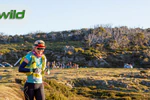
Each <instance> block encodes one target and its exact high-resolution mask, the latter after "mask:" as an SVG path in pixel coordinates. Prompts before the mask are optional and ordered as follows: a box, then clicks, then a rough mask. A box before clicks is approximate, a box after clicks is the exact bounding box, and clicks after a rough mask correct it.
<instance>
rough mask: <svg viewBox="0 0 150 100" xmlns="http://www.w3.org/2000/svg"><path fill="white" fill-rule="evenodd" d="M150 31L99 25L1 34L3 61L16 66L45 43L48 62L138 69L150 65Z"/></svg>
mask: <svg viewBox="0 0 150 100" xmlns="http://www.w3.org/2000/svg"><path fill="white" fill-rule="evenodd" d="M149 33H150V29H149V28H148V29H141V28H128V27H126V26H122V27H115V28H111V27H110V26H99V27H95V28H94V29H86V28H85V29H80V30H70V31H61V32H49V33H44V32H37V33H29V34H26V35H14V36H7V35H4V34H1V35H0V37H1V38H0V46H1V48H0V62H3V61H5V62H9V63H11V64H14V63H15V62H16V61H17V60H18V59H19V58H20V57H22V56H24V55H25V54H26V53H27V52H28V51H30V50H31V49H32V45H33V43H34V41H35V40H38V39H42V40H44V41H45V42H46V46H47V48H46V50H45V54H46V56H47V58H48V61H49V62H53V61H55V62H60V63H64V64H67V63H69V62H72V63H76V64H78V65H79V66H81V67H83V66H86V67H119V68H121V67H123V66H124V64H125V63H131V64H132V65H133V66H134V67H136V68H148V67H149V65H150V34H149Z"/></svg>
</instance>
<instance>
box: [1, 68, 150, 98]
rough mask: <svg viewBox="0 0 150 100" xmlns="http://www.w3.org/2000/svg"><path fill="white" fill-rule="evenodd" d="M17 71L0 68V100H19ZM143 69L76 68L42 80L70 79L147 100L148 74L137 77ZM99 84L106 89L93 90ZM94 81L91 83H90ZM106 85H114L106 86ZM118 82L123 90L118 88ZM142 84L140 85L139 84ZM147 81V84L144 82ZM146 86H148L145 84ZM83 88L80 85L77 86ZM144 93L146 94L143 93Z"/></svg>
mask: <svg viewBox="0 0 150 100" xmlns="http://www.w3.org/2000/svg"><path fill="white" fill-rule="evenodd" d="M17 70H18V69H17V68H0V77H1V79H0V90H1V91H0V98H1V99H0V100H7V99H8V100H23V92H22V90H21V88H22V87H23V85H21V84H17V83H16V79H20V80H25V79H26V76H25V74H23V73H18V71H17ZM141 70H143V69H124V68H79V69H53V70H51V74H50V75H47V76H45V77H44V78H46V79H55V80H57V82H58V83H63V84H67V83H69V84H71V85H72V86H73V84H74V83H73V82H74V80H77V81H78V82H84V83H88V85H86V87H90V88H91V89H96V88H97V87H98V88H99V89H104V90H113V91H120V92H126V93H130V92H131V93H135V94H136V95H139V94H140V95H144V97H149V96H148V93H149V92H150V86H149V85H150V82H149V81H150V73H149V72H147V73H146V74H140V71H141ZM99 81H103V82H106V83H108V85H107V86H103V87H101V85H99V86H96V87H94V85H95V84H101V83H98V82H99ZM94 82H95V83H94ZM110 82H114V83H112V84H110ZM118 82H121V83H122V84H123V85H124V84H125V85H127V86H126V87H124V86H121V85H120V84H119V85H118ZM142 82H143V83H142ZM144 82H147V83H144ZM148 83H149V84H148ZM80 85H84V84H80ZM145 91H147V92H145Z"/></svg>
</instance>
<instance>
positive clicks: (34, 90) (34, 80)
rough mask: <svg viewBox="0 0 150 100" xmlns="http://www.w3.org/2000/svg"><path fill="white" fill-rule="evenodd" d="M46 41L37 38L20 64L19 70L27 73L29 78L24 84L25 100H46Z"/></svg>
mask: <svg viewBox="0 0 150 100" xmlns="http://www.w3.org/2000/svg"><path fill="white" fill-rule="evenodd" d="M44 49H45V42H44V41H42V40H37V41H35V43H34V46H33V50H32V51H31V52H29V53H28V54H27V55H26V56H25V57H24V60H23V61H22V63H21V65H20V66H19V72H23V73H26V75H27V80H26V83H25V85H24V95H25V100H34V97H35V99H36V100H45V94H44V85H43V84H42V75H44V71H45V68H46V57H45V55H44V54H43V53H44Z"/></svg>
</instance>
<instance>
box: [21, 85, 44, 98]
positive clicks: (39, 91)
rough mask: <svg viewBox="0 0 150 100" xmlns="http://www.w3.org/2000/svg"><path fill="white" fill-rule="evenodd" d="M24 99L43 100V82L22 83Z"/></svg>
mask: <svg viewBox="0 0 150 100" xmlns="http://www.w3.org/2000/svg"><path fill="white" fill-rule="evenodd" d="M24 95H25V100H34V97H35V99H36V100H45V94H44V85H43V83H28V82H26V83H25V85H24Z"/></svg>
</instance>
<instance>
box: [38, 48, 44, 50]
mask: <svg viewBox="0 0 150 100" xmlns="http://www.w3.org/2000/svg"><path fill="white" fill-rule="evenodd" d="M44 49H45V48H37V50H44Z"/></svg>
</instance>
